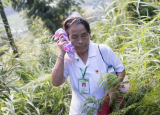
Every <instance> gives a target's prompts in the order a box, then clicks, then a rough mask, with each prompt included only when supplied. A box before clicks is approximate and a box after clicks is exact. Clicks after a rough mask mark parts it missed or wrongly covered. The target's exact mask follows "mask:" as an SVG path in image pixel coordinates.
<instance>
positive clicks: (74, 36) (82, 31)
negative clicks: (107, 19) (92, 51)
mask: <svg viewBox="0 0 160 115" xmlns="http://www.w3.org/2000/svg"><path fill="white" fill-rule="evenodd" d="M68 34H69V39H70V41H71V43H72V44H73V46H74V48H75V50H76V51H77V52H78V53H81V52H85V51H87V50H88V47H89V38H90V34H89V33H88V32H87V31H86V28H85V26H84V25H83V24H76V23H75V24H73V25H71V26H70V28H69V29H68Z"/></svg>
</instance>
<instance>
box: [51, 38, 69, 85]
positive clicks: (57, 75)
mask: <svg viewBox="0 0 160 115" xmlns="http://www.w3.org/2000/svg"><path fill="white" fill-rule="evenodd" d="M64 43H67V41H66V40H65V39H63V38H61V40H60V42H59V47H60V53H59V56H58V58H57V61H56V63H55V66H54V68H53V71H52V84H53V85H54V86H60V85H61V84H63V83H64V82H65V77H64V75H63V71H64V56H65V53H66V52H65V51H64V49H63V44H64Z"/></svg>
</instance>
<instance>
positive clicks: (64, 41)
mask: <svg viewBox="0 0 160 115" xmlns="http://www.w3.org/2000/svg"><path fill="white" fill-rule="evenodd" d="M67 43H68V41H67V40H66V39H65V38H64V37H63V35H61V36H60V37H59V49H60V54H62V55H65V53H66V51H65V50H64V45H65V44H67ZM62 55H61V56H62Z"/></svg>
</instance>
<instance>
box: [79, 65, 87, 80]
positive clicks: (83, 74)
mask: <svg viewBox="0 0 160 115" xmlns="http://www.w3.org/2000/svg"><path fill="white" fill-rule="evenodd" d="M80 70H81V73H82V69H81V68H80ZM86 71H87V67H86V68H85V70H84V73H82V78H83V79H84V76H85V74H86Z"/></svg>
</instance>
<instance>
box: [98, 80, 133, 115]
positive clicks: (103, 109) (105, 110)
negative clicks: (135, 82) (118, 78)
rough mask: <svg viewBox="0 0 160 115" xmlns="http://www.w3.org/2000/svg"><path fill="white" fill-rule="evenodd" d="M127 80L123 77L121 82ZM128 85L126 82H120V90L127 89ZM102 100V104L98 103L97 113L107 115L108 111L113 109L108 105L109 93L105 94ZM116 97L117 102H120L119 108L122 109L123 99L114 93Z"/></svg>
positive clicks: (125, 90) (124, 90)
mask: <svg viewBox="0 0 160 115" xmlns="http://www.w3.org/2000/svg"><path fill="white" fill-rule="evenodd" d="M125 81H128V79H127V78H124V79H123V82H125ZM129 88H130V85H128V84H122V86H120V91H121V92H123V93H125V92H127V91H128V90H129ZM104 98H105V99H104V101H103V103H102V104H100V106H99V108H98V111H97V115H108V114H109V113H112V111H113V109H112V108H111V107H109V101H110V97H109V95H106V96H105V97H104ZM116 99H117V101H118V103H120V107H119V109H122V108H123V106H124V100H123V98H122V97H120V96H118V95H116Z"/></svg>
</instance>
